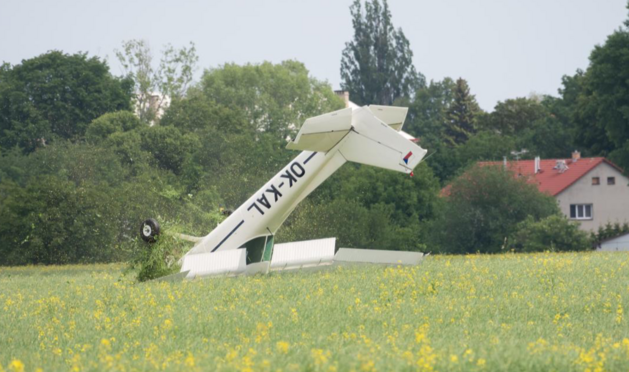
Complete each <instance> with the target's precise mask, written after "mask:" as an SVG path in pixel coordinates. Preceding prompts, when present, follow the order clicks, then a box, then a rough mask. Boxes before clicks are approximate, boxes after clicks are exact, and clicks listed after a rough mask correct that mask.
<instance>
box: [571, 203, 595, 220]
mask: <svg viewBox="0 0 629 372" xmlns="http://www.w3.org/2000/svg"><path fill="white" fill-rule="evenodd" d="M570 218H572V219H574V220H591V219H592V204H570Z"/></svg>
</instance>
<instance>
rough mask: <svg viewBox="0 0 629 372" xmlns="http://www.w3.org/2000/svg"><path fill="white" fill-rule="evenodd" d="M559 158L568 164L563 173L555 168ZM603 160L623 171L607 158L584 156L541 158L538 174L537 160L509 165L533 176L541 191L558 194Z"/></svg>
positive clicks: (487, 163) (498, 162) (518, 173)
mask: <svg viewBox="0 0 629 372" xmlns="http://www.w3.org/2000/svg"><path fill="white" fill-rule="evenodd" d="M557 160H564V161H565V162H566V165H567V166H568V169H567V170H566V171H564V172H563V173H560V172H559V171H558V170H556V169H553V168H554V167H555V166H556V165H557ZM603 162H604V163H607V164H609V165H611V166H612V167H614V168H616V169H618V170H619V171H620V172H622V169H620V168H619V167H618V166H617V165H615V164H614V163H612V162H611V161H609V160H607V159H605V158H582V159H579V160H577V161H575V162H573V161H572V159H542V160H540V170H541V171H540V172H538V173H537V174H535V160H519V161H510V162H509V163H508V165H507V166H508V167H509V169H511V170H512V171H513V172H514V173H515V174H516V175H523V176H529V177H531V181H532V182H535V183H536V184H537V187H538V189H539V191H541V192H546V193H548V194H550V195H552V196H556V195H557V194H559V193H560V192H562V191H564V190H565V189H567V188H568V187H570V185H572V184H573V183H575V182H577V181H578V180H579V179H580V178H581V177H583V176H585V175H586V174H587V173H588V172H589V171H591V170H592V169H594V168H596V167H597V166H598V165H599V164H601V163H603ZM478 164H479V165H481V166H484V165H496V166H502V165H503V162H501V161H493V162H479V163H478Z"/></svg>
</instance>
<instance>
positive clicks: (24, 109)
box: [0, 51, 131, 152]
mask: <svg viewBox="0 0 629 372" xmlns="http://www.w3.org/2000/svg"><path fill="white" fill-rule="evenodd" d="M129 109H131V81H130V80H125V79H118V78H115V77H113V76H112V75H111V74H110V72H109V67H108V66H107V63H105V62H104V61H101V60H100V59H99V58H98V57H91V58H88V57H87V54H81V53H80V54H74V55H69V54H64V53H62V52H60V51H52V52H48V53H46V54H42V55H40V56H38V57H35V58H32V59H29V60H24V61H22V63H21V64H18V65H15V66H9V65H8V64H4V65H3V67H2V68H0V134H1V135H0V145H1V146H2V147H5V148H10V147H13V146H19V147H20V148H22V149H24V150H25V151H27V152H29V151H33V150H34V149H35V148H37V147H42V146H45V145H46V144H48V143H50V142H51V141H53V140H54V139H56V138H65V139H77V138H80V137H81V136H83V135H84V134H85V130H86V128H87V126H88V124H89V123H90V122H91V121H92V120H93V119H95V118H97V117H99V116H101V115H103V114H104V113H106V112H111V111H118V110H129Z"/></svg>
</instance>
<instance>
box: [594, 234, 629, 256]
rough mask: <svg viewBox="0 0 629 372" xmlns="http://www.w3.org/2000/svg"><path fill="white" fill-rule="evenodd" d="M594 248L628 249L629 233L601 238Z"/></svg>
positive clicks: (608, 250)
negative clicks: (605, 238)
mask: <svg viewBox="0 0 629 372" xmlns="http://www.w3.org/2000/svg"><path fill="white" fill-rule="evenodd" d="M596 250H597V251H603V252H619V251H629V233H625V234H623V235H620V236H616V237H614V238H609V239H607V240H603V241H602V242H600V243H599V245H598V247H597V248H596Z"/></svg>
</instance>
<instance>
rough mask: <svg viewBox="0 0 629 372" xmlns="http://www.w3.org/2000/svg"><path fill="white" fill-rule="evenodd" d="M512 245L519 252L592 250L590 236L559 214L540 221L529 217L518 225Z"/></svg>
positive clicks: (576, 224)
mask: <svg viewBox="0 0 629 372" xmlns="http://www.w3.org/2000/svg"><path fill="white" fill-rule="evenodd" d="M512 244H513V248H514V249H515V250H516V251H518V252H543V251H551V252H564V251H584V250H587V249H590V248H591V243H590V240H589V239H588V235H587V233H586V232H584V231H582V230H580V229H579V224H578V223H576V222H572V221H570V220H568V219H567V218H566V216H562V215H559V214H555V215H551V216H548V217H546V218H542V219H541V220H539V221H535V219H534V218H533V217H531V216H529V217H528V218H527V219H526V220H524V221H522V222H520V223H519V224H518V226H517V232H516V233H515V236H514V241H513V242H512Z"/></svg>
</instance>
